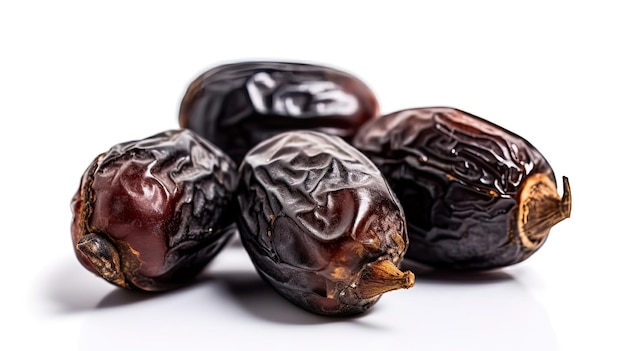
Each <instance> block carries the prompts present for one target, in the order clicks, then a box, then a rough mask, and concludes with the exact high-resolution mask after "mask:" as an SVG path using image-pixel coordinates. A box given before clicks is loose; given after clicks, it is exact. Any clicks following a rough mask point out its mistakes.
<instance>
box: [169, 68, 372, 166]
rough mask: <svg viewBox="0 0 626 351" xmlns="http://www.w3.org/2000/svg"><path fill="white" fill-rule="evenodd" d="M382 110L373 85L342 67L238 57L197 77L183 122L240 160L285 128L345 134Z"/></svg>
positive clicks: (188, 94) (187, 97)
mask: <svg viewBox="0 0 626 351" xmlns="http://www.w3.org/2000/svg"><path fill="white" fill-rule="evenodd" d="M377 115H378V101H377V99H376V97H375V96H374V93H373V92H372V90H371V89H370V88H369V87H368V86H367V85H365V83H363V82H362V81H361V80H360V79H358V78H357V77H355V76H353V75H351V74H349V73H346V72H343V71H341V70H338V69H334V68H330V67H325V66H320V65H313V64H304V63H293V62H263V61H259V62H237V63H230V64H224V65H220V66H217V67H214V68H212V69H210V70H208V71H207V72H205V73H203V74H201V75H200V76H199V77H197V78H196V79H195V80H194V81H193V82H191V83H190V85H189V86H188V88H187V91H186V93H185V95H184V97H183V99H182V102H181V106H180V114H179V123H180V126H181V127H182V128H189V129H191V130H193V131H195V132H197V133H198V134H200V135H202V136H203V137H205V138H206V139H208V140H209V141H211V142H213V143H214V144H216V145H217V146H218V147H220V148H221V149H222V150H224V151H225V152H226V153H227V154H229V155H230V156H231V157H232V158H233V160H235V162H236V163H239V162H240V161H241V159H242V158H243V156H244V155H245V153H246V152H248V150H250V149H251V148H252V147H253V146H254V145H256V144H257V143H259V142H261V141H263V140H265V139H267V138H269V137H271V136H273V135H276V134H279V133H281V132H285V131H289V130H294V129H313V130H317V131H322V132H325V133H328V134H332V135H337V136H340V137H342V138H345V139H346V140H350V138H351V137H352V136H353V135H354V133H355V132H356V130H357V128H358V127H359V126H361V125H362V124H363V123H365V122H366V121H368V120H370V119H372V118H374V117H376V116H377Z"/></svg>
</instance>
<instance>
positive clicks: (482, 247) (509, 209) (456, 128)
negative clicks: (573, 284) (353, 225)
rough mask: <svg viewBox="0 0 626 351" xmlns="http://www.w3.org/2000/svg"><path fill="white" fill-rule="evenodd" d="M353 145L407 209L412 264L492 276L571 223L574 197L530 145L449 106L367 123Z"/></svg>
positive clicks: (535, 248) (387, 117) (528, 254)
mask: <svg viewBox="0 0 626 351" xmlns="http://www.w3.org/2000/svg"><path fill="white" fill-rule="evenodd" d="M354 145H355V146H356V147H357V148H358V149H359V150H361V151H362V152H364V153H365V154H366V155H368V156H369V157H370V158H371V159H372V161H373V162H374V163H375V164H376V165H377V166H378V167H379V168H380V169H381V171H382V173H383V174H384V175H385V177H386V178H387V180H388V181H389V184H390V185H391V187H392V188H393V190H394V192H395V193H396V195H397V196H398V197H399V199H400V202H401V203H402V205H403V206H404V209H405V212H406V216H407V223H408V232H409V239H410V245H409V249H408V252H407V255H406V257H407V258H409V259H412V260H415V261H418V262H422V263H426V264H429V265H432V266H437V267H443V268H453V269H489V268H495V267H502V266H507V265H510V264H514V263H517V262H520V261H522V260H524V259H526V258H528V257H529V256H530V255H531V254H532V253H534V252H535V251H536V250H537V249H538V248H539V247H541V245H543V243H544V242H545V239H546V237H547V235H548V232H549V230H550V228H551V227H552V226H553V225H554V224H556V223H558V222H559V221H561V220H562V219H564V218H566V217H569V213H570V210H571V197H570V193H569V183H568V181H567V178H564V186H565V194H564V195H563V198H561V197H560V196H559V195H558V193H557V192H556V181H555V177H554V172H553V170H552V168H551V167H550V165H549V164H548V162H547V161H546V159H545V158H544V157H543V156H542V155H541V154H540V153H539V151H538V150H537V149H536V148H534V147H533V146H532V145H531V144H530V143H529V142H527V141H526V140H524V139H523V138H521V137H520V136H518V135H515V134H514V133H511V132H509V131H507V130H505V129H503V128H501V127H499V126H497V125H494V124H493V123H491V122H488V121H486V120H484V119H482V118H480V117H477V116H474V115H471V114H469V113H466V112H463V111H460V110H457V109H453V108H445V107H436V108H417V109H409V110H404V111H398V112H395V113H391V114H389V115H386V116H382V117H380V118H379V119H377V120H375V121H372V122H370V123H369V124H367V125H365V126H364V127H363V128H362V129H361V130H360V131H359V133H358V134H357V135H356V136H355V139H354Z"/></svg>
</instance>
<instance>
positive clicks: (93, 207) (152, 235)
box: [71, 130, 237, 291]
mask: <svg viewBox="0 0 626 351" xmlns="http://www.w3.org/2000/svg"><path fill="white" fill-rule="evenodd" d="M236 186H237V172H236V167H235V164H234V163H233V161H232V160H231V159H230V158H229V157H228V156H226V155H225V154H224V153H222V152H221V151H220V150H219V149H217V148H216V147H215V146H213V145H211V144H210V143H208V142H206V141H205V140H203V139H201V138H200V137H198V136H197V135H196V134H195V133H193V132H192V131H189V130H171V131H166V132H163V133H159V134H157V135H154V136H151V137H148V138H146V139H143V140H138V141H131V142H126V143H121V144H117V145H115V146H113V147H112V148H111V149H110V150H108V151H107V152H105V153H102V154H100V155H99V156H98V157H96V159H95V160H94V161H93V162H92V163H91V164H90V165H89V167H88V168H87V170H86V171H85V173H84V174H83V177H82V179H81V182H80V186H79V189H78V191H77V192H76V194H75V195H74V197H73V199H72V206H71V208H72V213H73V222H72V227H71V229H72V242H73V244H74V248H75V252H76V255H77V257H78V259H79V261H80V262H81V263H82V265H83V266H84V267H85V268H87V269H88V270H89V271H91V272H93V273H95V274H97V275H99V276H101V277H102V278H104V279H105V280H107V281H109V282H110V283H112V284H115V285H117V286H120V287H124V288H129V289H135V288H136V289H141V290H149V291H157V290H167V289H172V288H176V287H178V286H180V285H183V284H185V283H188V282H189V281H190V280H192V279H193V278H194V277H195V276H196V275H197V274H198V273H199V272H200V271H201V270H202V269H203V268H204V267H205V266H206V264H207V263H208V262H209V261H210V260H211V259H212V258H213V257H214V256H215V255H216V254H217V253H218V252H219V251H220V250H221V248H222V247H223V246H224V245H225V244H226V242H227V240H228V239H229V238H230V237H231V236H232V234H233V233H234V232H235V230H236V229H235V225H234V216H233V212H232V208H231V206H233V204H234V203H233V197H234V192H235V189H236Z"/></svg>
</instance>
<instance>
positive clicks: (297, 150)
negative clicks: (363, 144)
mask: <svg viewBox="0 0 626 351" xmlns="http://www.w3.org/2000/svg"><path fill="white" fill-rule="evenodd" d="M240 177H241V178H240V187H239V191H238V195H237V198H238V203H239V206H240V213H239V216H238V218H237V224H238V228H239V232H240V235H241V240H242V243H243V244H244V247H245V248H246V250H247V252H248V254H249V255H250V257H251V259H252V261H253V263H254V265H255V267H256V268H257V270H258V272H259V273H260V275H261V276H262V277H263V278H264V279H265V280H266V281H268V282H269V283H270V284H271V285H272V286H273V287H274V288H275V289H276V290H277V291H278V292H279V293H280V294H281V295H282V296H284V297H285V298H287V299H288V300H289V301H291V302H293V303H294V304H296V305H298V306H300V307H302V308H305V309H307V310H309V311H311V312H314V313H318V314H324V315H351V314H356V313H361V312H364V311H365V310H367V309H368V308H369V307H371V306H372V305H373V304H374V303H375V302H376V301H377V300H378V299H379V298H380V295H381V294H382V293H384V292H386V291H390V290H394V289H398V288H408V287H410V286H412V285H413V275H412V273H410V272H404V273H403V272H401V271H399V270H398V268H397V267H398V265H399V264H400V261H401V260H402V258H403V256H404V253H405V250H406V242H407V235H406V224H405V220H404V214H403V212H402V209H401V207H400V205H399V203H398V201H397V199H396V197H395V196H394V195H393V193H391V191H390V189H389V188H388V185H387V183H386V182H385V180H384V179H383V177H382V175H381V174H380V172H379V171H378V170H377V169H376V166H374V164H372V163H371V162H370V161H369V160H367V158H366V157H365V156H363V155H362V154H361V153H360V152H358V151H357V150H356V149H354V148H353V147H351V146H350V145H348V144H347V143H345V142H344V141H343V140H341V139H340V138H338V137H335V136H330V135H326V134H322V133H317V132H312V131H298V132H287V133H283V134H280V135H277V136H275V137H273V138H270V139H268V140H266V141H265V142H262V143H261V144H259V145H257V146H256V147H255V148H254V149H252V150H251V151H250V153H248V155H247V156H246V158H245V159H244V161H243V162H242V164H241V166H240Z"/></svg>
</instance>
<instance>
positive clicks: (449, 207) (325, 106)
mask: <svg viewBox="0 0 626 351" xmlns="http://www.w3.org/2000/svg"><path fill="white" fill-rule="evenodd" d="M179 125H180V128H179V129H174V130H169V131H164V132H162V133H159V134H157V135H153V136H150V137H147V138H144V139H141V140H136V141H129V142H124V143H119V144H117V145H114V146H113V147H112V148H111V149H110V150H108V151H106V152H104V153H102V154H100V155H98V156H97V157H96V158H95V159H94V160H93V162H92V163H91V164H90V165H89V166H88V167H87V169H86V170H85V172H84V174H83V176H82V178H81V180H80V186H79V189H78V191H77V192H76V194H75V195H74V197H73V199H72V204H71V209H72V214H73V221H72V226H71V234H72V241H73V244H74V248H75V252H76V256H77V258H78V260H79V262H80V263H81V264H82V265H83V266H84V267H85V268H86V269H87V270H89V271H91V272H93V273H95V274H97V275H99V276H101V277H102V278H104V279H105V280H107V281H108V282H110V283H112V284H114V285H116V286H119V287H123V288H129V289H141V290H146V291H163V290H171V289H175V288H177V287H180V286H183V285H185V284H189V283H190V282H192V281H193V280H194V278H195V277H196V276H197V275H198V274H199V273H200V272H201V271H202V270H203V269H204V268H205V267H206V265H207V264H208V263H209V262H210V261H211V260H212V259H213V258H214V257H215V256H216V255H217V254H218V253H219V252H220V251H221V250H222V248H224V246H225V245H226V244H227V243H228V241H229V239H231V238H232V237H233V236H234V235H239V236H240V239H241V242H242V243H243V246H244V248H245V250H246V252H247V254H248V255H249V257H250V259H251V260H252V262H253V263H254V266H255V267H256V269H257V271H258V273H259V275H260V276H261V277H262V278H263V280H265V281H266V282H267V283H268V284H270V285H271V286H272V287H273V288H274V289H275V290H276V291H277V292H278V293H279V294H280V295H281V296H283V297H284V298H286V299H287V300H289V301H291V302H292V303H294V304H295V305H297V306H300V307H301V308H304V309H306V310H308V311H311V312H313V313H317V314H322V315H335V316H345V315H354V314H359V313H362V312H364V311H366V310H368V309H369V308H370V307H371V306H373V305H374V304H375V303H376V302H377V301H378V300H379V298H380V297H381V295H382V294H384V293H386V292H389V291H392V290H396V289H401V288H410V287H412V286H413V285H414V280H415V277H414V274H413V273H412V272H411V271H408V270H407V271H402V270H401V268H400V267H401V264H402V262H403V261H404V260H410V261H414V262H417V263H420V264H423V265H427V266H431V267H434V268H439V269H453V270H458V271H469V270H488V269H494V268H499V267H505V266H509V265H512V264H515V263H518V262H521V261H523V260H525V259H527V258H528V257H529V256H531V255H532V254H533V253H535V252H536V251H537V250H538V249H539V248H540V247H541V246H542V245H543V244H544V242H545V241H546V238H547V236H548V233H549V231H550V229H551V227H552V226H554V225H555V224H556V223H558V222H560V221H562V220H563V219H565V218H568V217H569V215H570V212H571V195H570V186H569V182H568V179H567V178H566V177H563V187H564V189H563V194H562V195H559V193H558V192H557V185H556V179H555V175H554V172H553V170H552V168H551V167H550V165H549V164H548V162H547V160H546V159H545V158H544V157H543V156H542V155H541V153H539V151H538V150H537V149H535V148H534V147H533V146H532V145H531V144H530V143H529V142H528V141H526V140H525V139H523V138H522V137H520V136H518V135H516V134H514V133H512V132H510V131H507V130H506V129H504V128H501V127H499V126H497V125H495V124H493V123H491V122H489V121H487V120H485V119H482V118H480V117H477V116H474V115H472V114H469V113H467V112H464V111H461V110H458V109H454V108H447V107H428V108H412V109H406V110H402V111H396V112H393V113H389V114H385V115H381V113H380V112H379V104H378V101H377V99H376V97H375V96H374V93H373V92H372V90H371V89H370V88H369V87H368V86H367V85H366V84H364V83H363V82H362V81H361V80H360V79H358V78H357V77H355V76H353V75H351V74H349V73H346V72H343V71H340V70H337V69H334V68H330V67H325V66H319V65H312V64H303V63H287V62H238V63H231V64H225V65H220V66H218V67H215V68H213V69H211V70H209V71H207V72H206V73H204V74H202V75H200V76H199V77H197V78H196V79H195V80H194V81H193V82H191V84H190V85H189V87H188V88H187V91H186V94H185V95H184V97H183V100H182V103H181V106H180V115H179Z"/></svg>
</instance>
